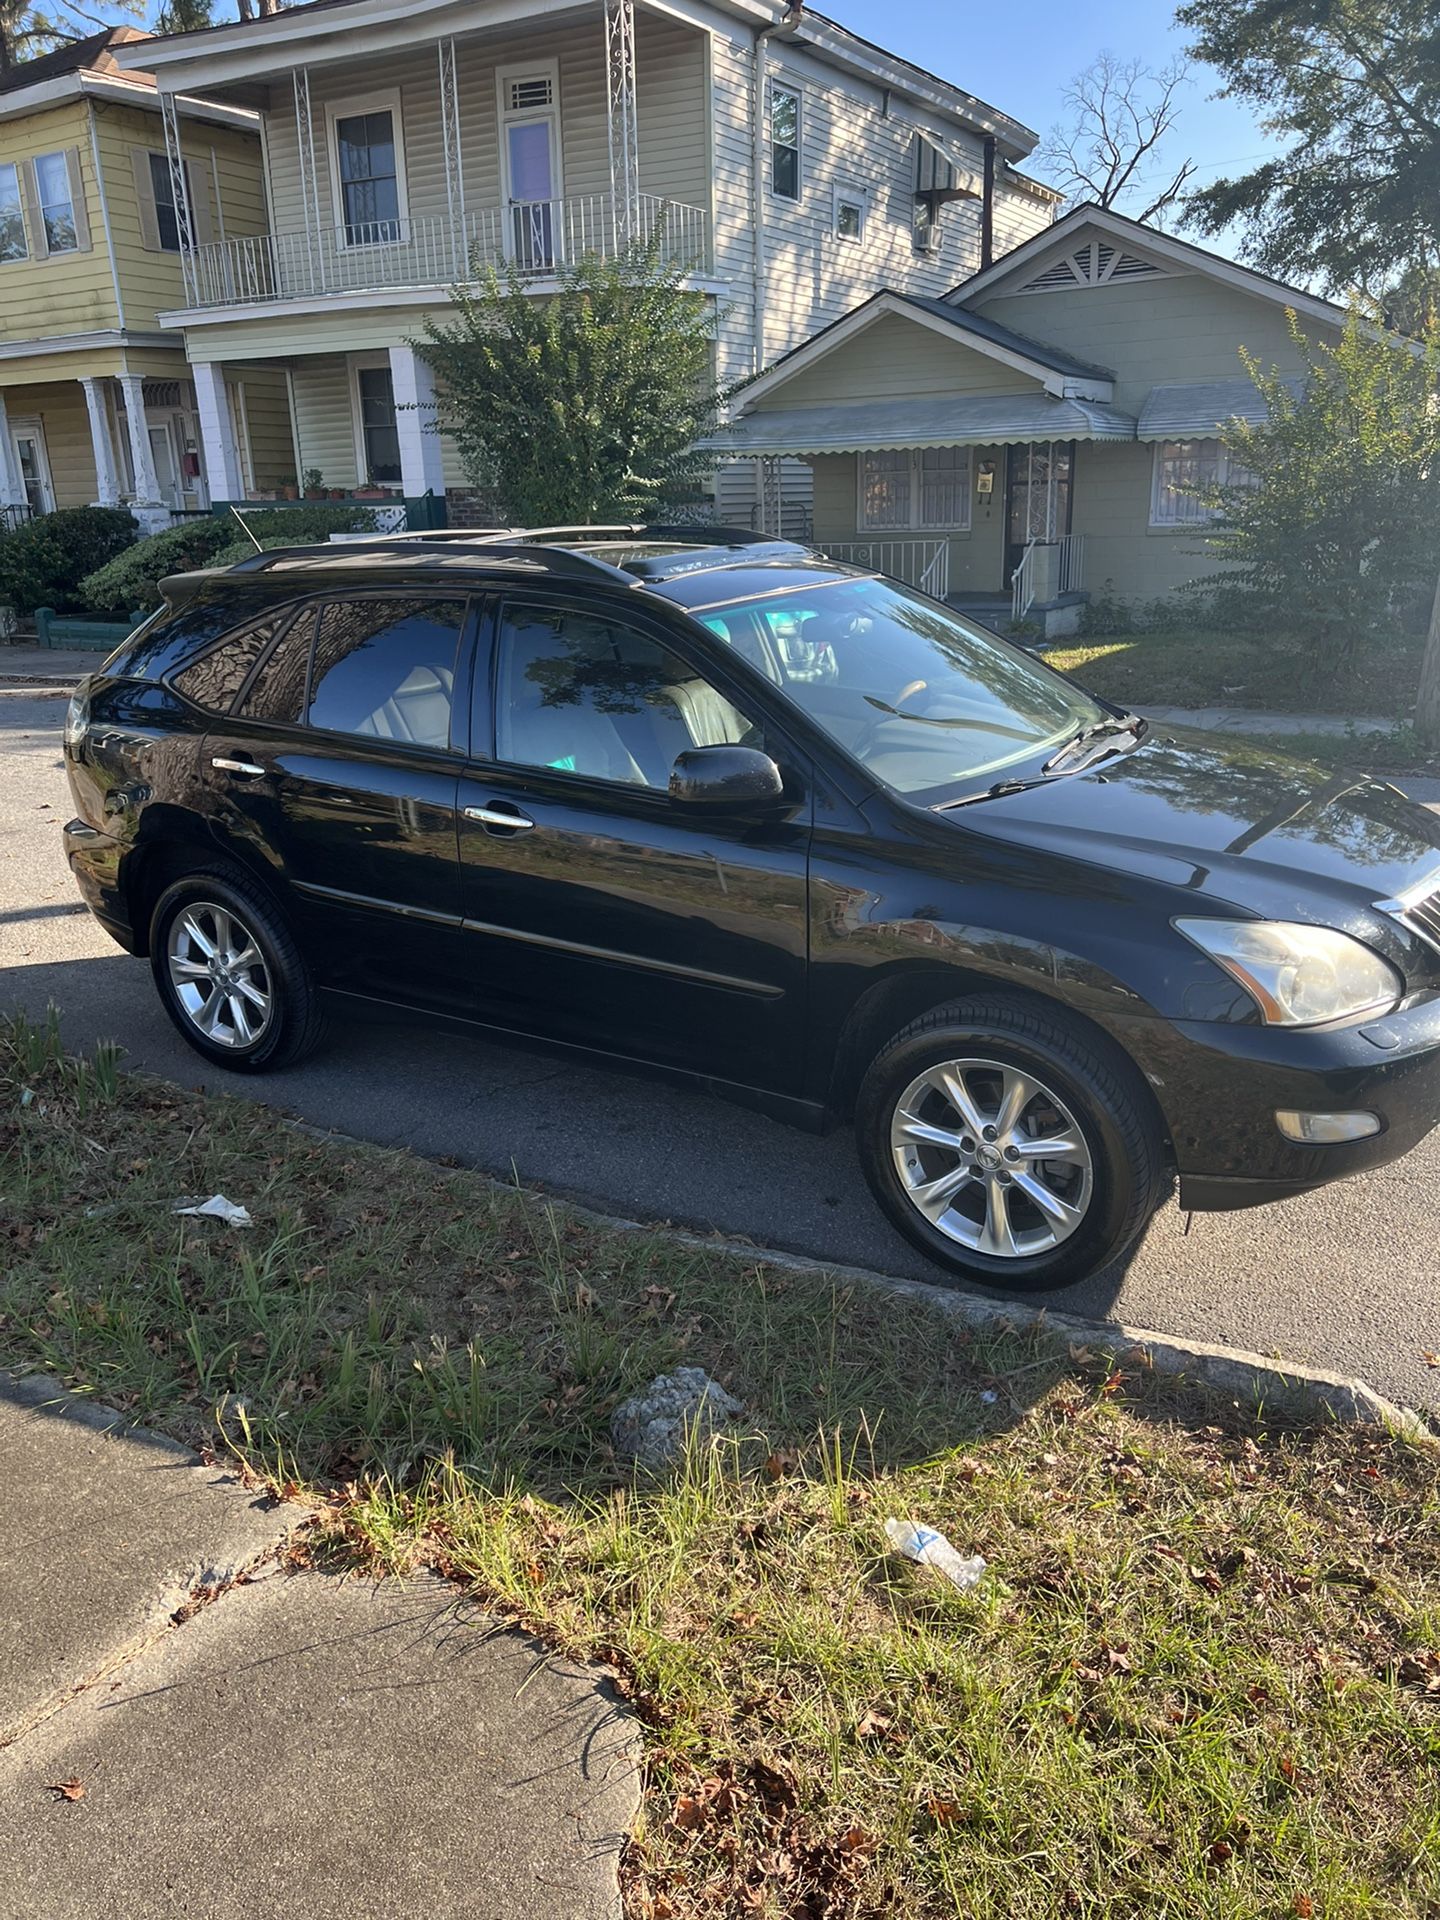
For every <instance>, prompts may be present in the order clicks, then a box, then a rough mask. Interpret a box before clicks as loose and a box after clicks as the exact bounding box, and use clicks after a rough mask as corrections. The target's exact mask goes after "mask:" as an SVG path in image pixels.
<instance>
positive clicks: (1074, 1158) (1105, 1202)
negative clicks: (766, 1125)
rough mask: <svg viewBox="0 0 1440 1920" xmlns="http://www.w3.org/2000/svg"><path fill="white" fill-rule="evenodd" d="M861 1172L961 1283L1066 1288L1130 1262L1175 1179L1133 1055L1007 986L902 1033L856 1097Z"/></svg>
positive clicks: (907, 1230) (905, 1228) (912, 1236)
mask: <svg viewBox="0 0 1440 1920" xmlns="http://www.w3.org/2000/svg"><path fill="white" fill-rule="evenodd" d="M856 1131H857V1136H858V1140H859V1145H860V1154H861V1160H862V1163H863V1165H864V1167H865V1173H866V1177H867V1178H868V1180H869V1182H870V1185H871V1188H872V1189H873V1191H874V1193H875V1196H876V1198H877V1199H878V1200H879V1202H880V1204H881V1206H882V1207H883V1208H884V1209H885V1212H886V1213H887V1214H888V1215H889V1217H890V1219H891V1220H892V1221H893V1222H894V1223H895V1225H896V1226H897V1227H898V1228H899V1229H900V1231H901V1232H902V1233H903V1234H904V1235H905V1236H906V1237H907V1239H909V1240H911V1241H913V1242H914V1243H915V1245H916V1246H918V1247H920V1248H921V1249H922V1250H923V1251H924V1252H925V1253H927V1254H928V1255H929V1256H930V1257H931V1259H932V1260H935V1261H936V1262H938V1263H939V1264H940V1265H941V1266H943V1267H946V1268H948V1269H949V1270H950V1271H951V1272H953V1273H955V1274H957V1275H959V1276H961V1277H962V1278H964V1279H967V1280H972V1281H976V1282H978V1283H980V1284H981V1285H984V1286H990V1287H1000V1288H1004V1289H1006V1290H1009V1291H1014V1292H1035V1291H1039V1290H1041V1289H1044V1288H1048V1287H1064V1286H1070V1285H1073V1284H1074V1283H1075V1282H1076V1281H1078V1280H1083V1279H1084V1278H1086V1276H1087V1275H1089V1274H1091V1273H1094V1272H1095V1271H1097V1269H1099V1268H1101V1267H1103V1266H1106V1265H1108V1264H1109V1263H1110V1262H1111V1261H1113V1260H1117V1259H1119V1258H1120V1257H1121V1255H1123V1254H1124V1253H1125V1252H1126V1251H1127V1250H1128V1249H1129V1248H1130V1247H1131V1246H1132V1245H1133V1244H1134V1242H1135V1241H1136V1240H1137V1239H1138V1238H1139V1236H1140V1234H1141V1232H1142V1231H1143V1230H1144V1228H1145V1225H1146V1223H1147V1222H1148V1221H1149V1219H1150V1216H1151V1214H1152V1213H1153V1212H1154V1211H1155V1208H1156V1207H1157V1206H1158V1204H1159V1202H1160V1199H1161V1197H1162V1195H1163V1193H1164V1189H1165V1182H1166V1171H1165V1161H1164V1152H1163V1140H1162V1138H1161V1136H1160V1130H1159V1126H1158V1123H1157V1121H1156V1118H1155V1114H1154V1109H1153V1106H1152V1105H1151V1102H1150V1101H1149V1099H1148V1096H1147V1095H1146V1092H1145V1089H1144V1086H1143V1083H1142V1082H1140V1080H1139V1076H1138V1074H1137V1073H1136V1071H1135V1069H1134V1068H1133V1066H1131V1064H1130V1062H1129V1061H1128V1060H1126V1059H1125V1057H1124V1056H1123V1055H1122V1054H1120V1053H1119V1052H1118V1051H1116V1050H1115V1049H1112V1048H1111V1047H1110V1046H1109V1045H1108V1044H1107V1043H1105V1042H1104V1041H1102V1040H1100V1039H1099V1038H1098V1037H1096V1036H1093V1035H1092V1034H1091V1033H1090V1032H1089V1031H1088V1030H1085V1029H1082V1028H1081V1027H1080V1026H1079V1025H1078V1024H1076V1025H1073V1026H1072V1025H1071V1023H1070V1022H1068V1021H1067V1020H1066V1019H1065V1017H1064V1015H1063V1014H1062V1013H1058V1012H1056V1013H1052V1012H1051V1011H1050V1010H1049V1009H1046V1008H1040V1007H1037V1006H1034V1005H1032V1004H1030V1003H1029V1002H1025V1001H1020V1000H1010V999H1007V998H1005V997H1003V996H1000V995H995V996H993V997H991V996H984V997H977V998H976V999H973V1000H965V1001H956V1002H954V1003H952V1004H950V1005H948V1006H943V1007H938V1008H936V1009H935V1010H934V1011H933V1012H931V1013H927V1014H925V1015H924V1016H923V1017H922V1018H920V1019H918V1020H916V1021H914V1022H913V1023H912V1024H911V1025H910V1026H908V1027H906V1028H905V1030H904V1031H903V1032H902V1033H899V1034H897V1035H896V1036H895V1038H894V1039H893V1040H892V1041H891V1042H890V1043H889V1044H888V1046H886V1047H885V1048H884V1049H883V1050H882V1051H881V1053H880V1054H879V1055H878V1057H877V1058H876V1059H875V1061H874V1062H873V1064H872V1065H871V1067H870V1070H869V1072H868V1073H867V1074H866V1076H865V1080H864V1083H863V1084H862V1086H861V1089H860V1097H859V1100H858V1102H857V1106H856Z"/></svg>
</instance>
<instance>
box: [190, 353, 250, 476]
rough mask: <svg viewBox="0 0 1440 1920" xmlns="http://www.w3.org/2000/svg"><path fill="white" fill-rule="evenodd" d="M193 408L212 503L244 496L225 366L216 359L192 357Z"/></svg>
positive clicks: (237, 443)
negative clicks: (197, 419) (198, 418)
mask: <svg viewBox="0 0 1440 1920" xmlns="http://www.w3.org/2000/svg"><path fill="white" fill-rule="evenodd" d="M190 378H191V379H192V380H193V381H194V383H195V411H196V413H198V414H199V416H200V445H201V448H202V449H203V451H204V454H205V484H206V486H207V487H209V489H210V500H211V504H212V505H216V504H219V503H220V502H221V501H226V500H243V499H244V498H245V481H244V478H243V477H242V474H241V468H240V445H239V442H238V441H237V440H236V438H235V422H234V420H233V419H232V418H231V414H230V396H229V394H228V393H227V392H226V390H225V369H224V368H223V367H222V366H221V365H220V363H219V361H217V360H198V361H192V363H191V366H190Z"/></svg>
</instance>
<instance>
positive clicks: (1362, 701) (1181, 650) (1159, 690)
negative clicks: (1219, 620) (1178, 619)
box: [1045, 627, 1423, 720]
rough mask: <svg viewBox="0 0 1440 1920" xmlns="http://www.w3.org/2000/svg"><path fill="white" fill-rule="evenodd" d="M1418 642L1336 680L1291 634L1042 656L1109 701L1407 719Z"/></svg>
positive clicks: (1195, 631)
mask: <svg viewBox="0 0 1440 1920" xmlns="http://www.w3.org/2000/svg"><path fill="white" fill-rule="evenodd" d="M1422 651H1423V648H1422V647H1421V645H1420V643H1419V642H1416V643H1415V645H1414V646H1413V647H1400V646H1397V647H1396V648H1394V649H1393V650H1392V651H1390V652H1388V653H1386V654H1385V655H1384V657H1383V660H1376V659H1374V658H1373V657H1372V658H1371V659H1370V660H1368V661H1366V662H1363V663H1362V664H1361V665H1360V666H1359V667H1358V668H1357V669H1355V670H1354V671H1352V672H1350V673H1347V674H1344V675H1341V676H1338V677H1337V676H1335V675H1331V674H1328V673H1323V672H1321V671H1319V670H1318V669H1317V667H1316V664H1315V656H1314V652H1313V649H1311V648H1309V647H1307V646H1306V645H1305V644H1304V643H1303V642H1301V641H1299V640H1296V639H1295V638H1294V637H1293V636H1289V635H1285V634H1279V635H1273V636H1272V635H1268V634H1267V635H1263V636H1262V635H1257V634H1251V633H1234V632H1228V633H1227V632H1219V631H1216V630H1213V629H1209V628H1199V627H1197V628H1186V629H1183V630H1179V631H1176V632H1173V633H1143V634H1133V635H1131V634H1122V635H1117V636H1116V637H1114V638H1113V639H1092V640H1077V641H1076V642H1075V643H1074V644H1073V645H1070V644H1066V645H1063V646H1060V647H1054V648H1052V649H1050V650H1049V651H1048V652H1047V653H1046V655H1045V658H1046V660H1047V661H1048V662H1049V664H1050V665H1051V666H1052V667H1058V668H1059V670H1060V671H1061V672H1062V673H1068V674H1073V676H1074V677H1075V679H1077V680H1078V681H1079V682H1080V683H1081V685H1082V686H1085V687H1090V688H1093V690H1094V691H1095V692H1096V693H1098V694H1100V695H1102V696H1103V697H1104V698H1105V699H1107V700H1116V701H1121V702H1125V703H1132V704H1134V705H1136V706H1151V707H1224V706H1233V707H1254V708H1259V709H1262V710H1268V711H1269V712H1272V713H1287V712H1288V713H1334V714H1361V715H1371V714H1374V715H1381V716H1387V717H1393V718H1394V719H1396V720H1403V719H1405V718H1406V717H1407V716H1408V715H1409V713H1410V712H1411V710H1412V709H1413V707H1414V704H1415V692H1416V688H1417V687H1418V685H1419V682H1420V656H1421V653H1422Z"/></svg>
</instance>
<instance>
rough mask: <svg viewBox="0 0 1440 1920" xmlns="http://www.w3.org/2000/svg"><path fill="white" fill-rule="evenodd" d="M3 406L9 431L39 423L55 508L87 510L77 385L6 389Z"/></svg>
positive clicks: (89, 488) (90, 487)
mask: <svg viewBox="0 0 1440 1920" xmlns="http://www.w3.org/2000/svg"><path fill="white" fill-rule="evenodd" d="M44 151H46V149H44V148H43V147H42V148H41V152H44ZM5 404H6V407H7V410H8V412H9V415H10V425H11V427H12V428H13V427H15V426H17V425H18V424H19V423H20V422H21V421H22V420H35V419H38V420H39V422H40V427H41V432H42V433H43V435H44V439H45V451H46V454H47V455H48V457H49V461H50V479H51V483H52V484H53V486H54V489H55V504H56V506H57V507H86V506H89V505H90V504H91V502H92V501H93V500H94V498H95V495H96V493H97V492H98V491H99V489H98V486H97V483H96V479H95V455H94V452H93V450H92V448H91V444H90V416H89V414H88V412H87V410H86V406H85V394H84V390H83V389H82V387H81V385H80V382H79V381H78V380H68V381H56V382H52V383H49V384H47V385H44V386H35V387H26V388H23V389H21V390H19V391H16V390H13V389H7V390H6V393H5Z"/></svg>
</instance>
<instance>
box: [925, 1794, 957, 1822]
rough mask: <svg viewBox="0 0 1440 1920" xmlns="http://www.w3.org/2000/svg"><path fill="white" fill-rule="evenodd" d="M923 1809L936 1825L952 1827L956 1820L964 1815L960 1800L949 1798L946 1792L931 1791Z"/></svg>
mask: <svg viewBox="0 0 1440 1920" xmlns="http://www.w3.org/2000/svg"><path fill="white" fill-rule="evenodd" d="M925 1811H926V1813H928V1814H929V1816H930V1818H931V1819H932V1820H933V1821H934V1822H935V1824H936V1826H937V1827H953V1826H954V1825H955V1823H956V1821H957V1820H962V1819H963V1818H964V1817H965V1816H964V1813H963V1811H962V1809H961V1806H960V1802H959V1801H958V1800H953V1799H951V1797H950V1795H949V1794H948V1793H932V1794H931V1795H930V1797H929V1799H928V1800H926V1802H925Z"/></svg>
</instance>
